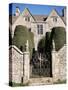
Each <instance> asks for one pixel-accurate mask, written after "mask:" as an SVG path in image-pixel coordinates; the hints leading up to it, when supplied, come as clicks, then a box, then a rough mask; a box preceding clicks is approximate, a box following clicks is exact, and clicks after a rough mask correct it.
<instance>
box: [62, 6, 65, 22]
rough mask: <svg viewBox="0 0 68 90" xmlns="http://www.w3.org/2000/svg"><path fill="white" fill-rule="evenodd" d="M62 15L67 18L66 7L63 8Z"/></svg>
mask: <svg viewBox="0 0 68 90" xmlns="http://www.w3.org/2000/svg"><path fill="white" fill-rule="evenodd" d="M62 17H64V19H65V20H66V7H64V8H63V10H62Z"/></svg>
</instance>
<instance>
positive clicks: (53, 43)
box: [52, 40, 55, 50]
mask: <svg viewBox="0 0 68 90" xmlns="http://www.w3.org/2000/svg"><path fill="white" fill-rule="evenodd" d="M52 45H53V50H55V42H54V40H52Z"/></svg>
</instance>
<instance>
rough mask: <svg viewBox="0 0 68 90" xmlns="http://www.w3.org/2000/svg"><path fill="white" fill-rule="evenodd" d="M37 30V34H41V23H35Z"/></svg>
mask: <svg viewBox="0 0 68 90" xmlns="http://www.w3.org/2000/svg"><path fill="white" fill-rule="evenodd" d="M37 30H38V31H37V32H38V34H43V25H42V24H37Z"/></svg>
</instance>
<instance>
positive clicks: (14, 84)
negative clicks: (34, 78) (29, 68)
mask: <svg viewBox="0 0 68 90" xmlns="http://www.w3.org/2000/svg"><path fill="white" fill-rule="evenodd" d="M9 86H11V87H19V86H29V83H26V84H23V83H15V82H9Z"/></svg>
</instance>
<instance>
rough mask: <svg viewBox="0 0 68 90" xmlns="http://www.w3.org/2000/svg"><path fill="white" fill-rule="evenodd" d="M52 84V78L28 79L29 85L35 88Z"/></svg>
mask: <svg viewBox="0 0 68 90" xmlns="http://www.w3.org/2000/svg"><path fill="white" fill-rule="evenodd" d="M47 84H53V80H52V78H50V77H48V78H30V80H29V85H31V86H36V85H47Z"/></svg>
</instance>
